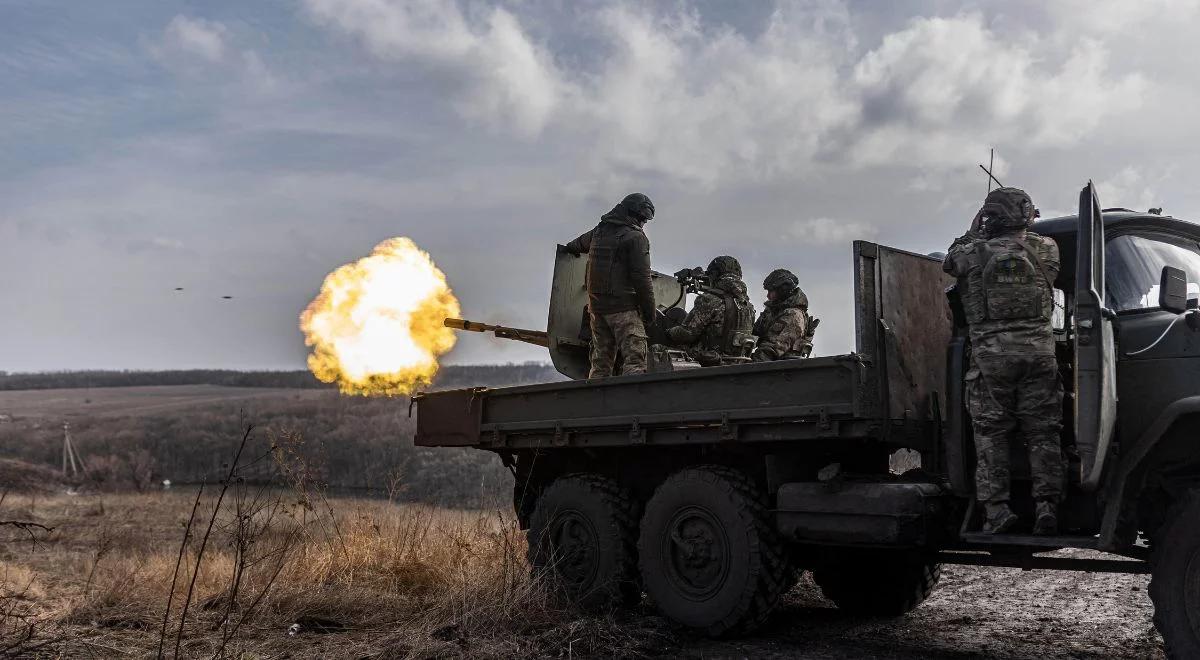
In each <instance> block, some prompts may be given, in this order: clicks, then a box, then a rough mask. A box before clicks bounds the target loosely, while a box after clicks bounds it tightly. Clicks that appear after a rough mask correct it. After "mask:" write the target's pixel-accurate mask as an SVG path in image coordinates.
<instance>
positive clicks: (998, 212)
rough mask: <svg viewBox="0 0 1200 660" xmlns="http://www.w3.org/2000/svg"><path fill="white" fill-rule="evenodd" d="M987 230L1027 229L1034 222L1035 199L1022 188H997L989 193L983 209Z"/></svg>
mask: <svg viewBox="0 0 1200 660" xmlns="http://www.w3.org/2000/svg"><path fill="white" fill-rule="evenodd" d="M981 213H982V217H983V222H984V227H985V228H986V231H988V232H989V233H990V232H994V231H996V230H998V229H999V230H1004V229H1008V230H1014V229H1026V228H1028V227H1029V226H1030V225H1032V224H1033V218H1034V208H1033V200H1032V199H1031V198H1030V197H1029V194H1028V193H1026V192H1025V191H1024V190H1021V189H1020V188H997V189H995V190H993V191H991V192H989V193H988V195H987V197H986V198H985V199H984V200H983V209H982V210H981Z"/></svg>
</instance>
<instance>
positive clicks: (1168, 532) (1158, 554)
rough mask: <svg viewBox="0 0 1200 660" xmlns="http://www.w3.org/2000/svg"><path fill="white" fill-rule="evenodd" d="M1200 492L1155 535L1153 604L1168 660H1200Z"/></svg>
mask: <svg viewBox="0 0 1200 660" xmlns="http://www.w3.org/2000/svg"><path fill="white" fill-rule="evenodd" d="M1198 523H1200V492H1197V491H1191V492H1189V493H1188V494H1187V495H1186V496H1185V497H1184V498H1183V499H1182V500H1180V501H1179V502H1178V503H1177V504H1176V505H1175V506H1173V507H1172V508H1171V512H1170V513H1169V514H1168V516H1167V521H1166V523H1165V524H1164V525H1163V527H1162V529H1160V530H1159V532H1158V533H1157V534H1155V535H1154V544H1153V548H1154V555H1153V558H1152V562H1153V566H1152V572H1151V579H1150V600H1151V601H1153V602H1154V627H1155V628H1158V632H1159V633H1161V634H1162V636H1163V642H1164V643H1165V644H1166V651H1167V657H1168V658H1200V525H1198Z"/></svg>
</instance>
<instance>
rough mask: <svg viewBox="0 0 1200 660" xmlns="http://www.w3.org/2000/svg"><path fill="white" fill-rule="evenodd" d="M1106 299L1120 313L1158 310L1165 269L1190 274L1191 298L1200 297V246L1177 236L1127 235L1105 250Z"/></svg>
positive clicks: (1120, 237) (1189, 292)
mask: <svg viewBox="0 0 1200 660" xmlns="http://www.w3.org/2000/svg"><path fill="white" fill-rule="evenodd" d="M1104 261H1105V265H1106V267H1105V277H1104V282H1105V289H1106V291H1105V293H1104V296H1105V299H1106V302H1107V303H1108V307H1109V308H1110V309H1113V310H1115V311H1118V312H1122V311H1127V310H1131V309H1149V308H1156V307H1158V289H1159V282H1160V280H1161V279H1162V269H1163V266H1174V267H1175V268H1182V269H1183V271H1184V272H1185V273H1187V278H1188V286H1187V288H1188V297H1189V298H1196V297H1200V246H1198V245H1197V244H1196V243H1195V242H1193V241H1187V240H1184V239H1177V238H1173V237H1166V236H1162V237H1158V236H1156V237H1149V236H1134V235H1130V234H1126V235H1124V236H1118V237H1116V238H1113V239H1111V240H1109V241H1108V242H1107V244H1106V245H1105V248H1104Z"/></svg>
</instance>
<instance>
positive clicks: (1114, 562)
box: [936, 551, 1150, 574]
mask: <svg viewBox="0 0 1200 660" xmlns="http://www.w3.org/2000/svg"><path fill="white" fill-rule="evenodd" d="M936 557H937V560H938V561H940V562H942V563H945V564H964V565H967V566H1006V567H1009V568H1019V569H1021V570H1023V571H1029V570H1034V569H1039V570H1058V571H1085V572H1088V573H1136V574H1146V573H1149V572H1150V564H1149V563H1147V562H1144V561H1137V560H1129V559H1089V558H1083V557H1041V556H1038V555H1034V554H1003V555H993V554H987V553H982V552H952V551H944V552H939V553H937V555H936Z"/></svg>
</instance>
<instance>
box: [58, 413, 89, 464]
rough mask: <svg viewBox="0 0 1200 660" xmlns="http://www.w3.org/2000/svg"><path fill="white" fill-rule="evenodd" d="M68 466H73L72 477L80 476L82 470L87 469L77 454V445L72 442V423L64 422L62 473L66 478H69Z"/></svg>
mask: <svg viewBox="0 0 1200 660" xmlns="http://www.w3.org/2000/svg"><path fill="white" fill-rule="evenodd" d="M68 464H69V465H70V466H71V476H72V477H75V476H78V475H79V472H80V471H81V470H84V469H86V468H84V467H83V458H82V457H80V456H78V455H77V454H76V453H75V445H74V443H72V442H71V423H70V422H63V459H62V473H63V476H64V477H66V476H67V465H68Z"/></svg>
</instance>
